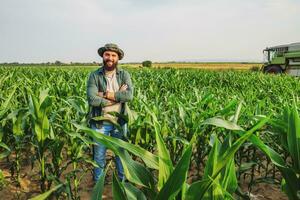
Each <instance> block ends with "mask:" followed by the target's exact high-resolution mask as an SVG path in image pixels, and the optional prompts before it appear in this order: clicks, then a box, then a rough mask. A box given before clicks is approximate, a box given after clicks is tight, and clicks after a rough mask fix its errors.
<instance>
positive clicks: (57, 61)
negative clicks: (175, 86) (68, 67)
mask: <svg viewBox="0 0 300 200" xmlns="http://www.w3.org/2000/svg"><path fill="white" fill-rule="evenodd" d="M54 64H55V65H62V62H60V61H59V60H56V61H55V63H54Z"/></svg>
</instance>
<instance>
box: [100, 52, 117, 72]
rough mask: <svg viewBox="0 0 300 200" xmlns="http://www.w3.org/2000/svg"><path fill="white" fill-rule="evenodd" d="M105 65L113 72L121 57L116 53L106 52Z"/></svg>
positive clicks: (104, 54)
mask: <svg viewBox="0 0 300 200" xmlns="http://www.w3.org/2000/svg"><path fill="white" fill-rule="evenodd" d="M102 58H103V64H104V67H105V69H106V70H108V71H112V70H114V69H115V68H116V67H117V65H118V61H119V55H118V54H117V53H116V52H114V51H105V52H104V53H103V56H102Z"/></svg>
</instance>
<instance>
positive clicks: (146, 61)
mask: <svg viewBox="0 0 300 200" xmlns="http://www.w3.org/2000/svg"><path fill="white" fill-rule="evenodd" d="M142 66H143V67H152V62H151V61H150V60H145V61H143V62H142Z"/></svg>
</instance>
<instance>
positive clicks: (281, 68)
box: [262, 42, 300, 76]
mask: <svg viewBox="0 0 300 200" xmlns="http://www.w3.org/2000/svg"><path fill="white" fill-rule="evenodd" d="M263 53H264V57H265V60H264V64H263V66H262V70H263V72H265V73H273V74H281V73H286V74H290V75H292V76H300V42H298V43H292V44H287V45H279V46H274V47H267V48H266V49H265V50H264V51H263Z"/></svg>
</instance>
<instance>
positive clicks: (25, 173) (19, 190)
mask: <svg viewBox="0 0 300 200" xmlns="http://www.w3.org/2000/svg"><path fill="white" fill-rule="evenodd" d="M0 169H2V171H3V174H4V177H5V180H6V185H5V186H4V187H3V189H2V190H0V199H5V200H15V199H20V200H23V199H24V200H25V199H29V198H32V197H35V196H37V195H38V194H39V193H40V187H39V181H38V177H39V175H38V167H34V169H33V170H31V166H30V165H28V166H26V167H23V168H22V174H21V185H20V187H17V184H16V182H15V181H14V180H13V179H11V174H10V171H9V168H8V166H7V164H6V163H4V162H3V161H2V162H0ZM111 174H112V173H111V171H109V172H108V176H107V180H106V185H105V188H104V195H103V197H102V198H103V199H105V200H108V199H113V197H112V180H111V179H112V176H111ZM189 174H190V175H189V180H190V181H188V182H191V180H192V179H193V177H191V175H192V174H193V172H192V171H191V172H190V173H189ZM242 180H243V181H242V183H241V185H240V186H241V190H242V192H247V191H248V182H249V181H248V179H247V178H246V179H242ZM92 190H93V180H92V173H87V174H86V175H85V176H84V177H83V179H82V180H81V184H80V187H79V191H80V193H79V195H80V198H81V199H82V200H85V199H90V197H91V193H92ZM250 196H251V199H253V200H263V199H266V200H285V199H288V198H287V196H286V195H285V194H284V193H283V192H282V191H281V190H280V186H279V184H276V185H275V184H270V183H256V184H255V185H254V186H252V190H251V193H250Z"/></svg>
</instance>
